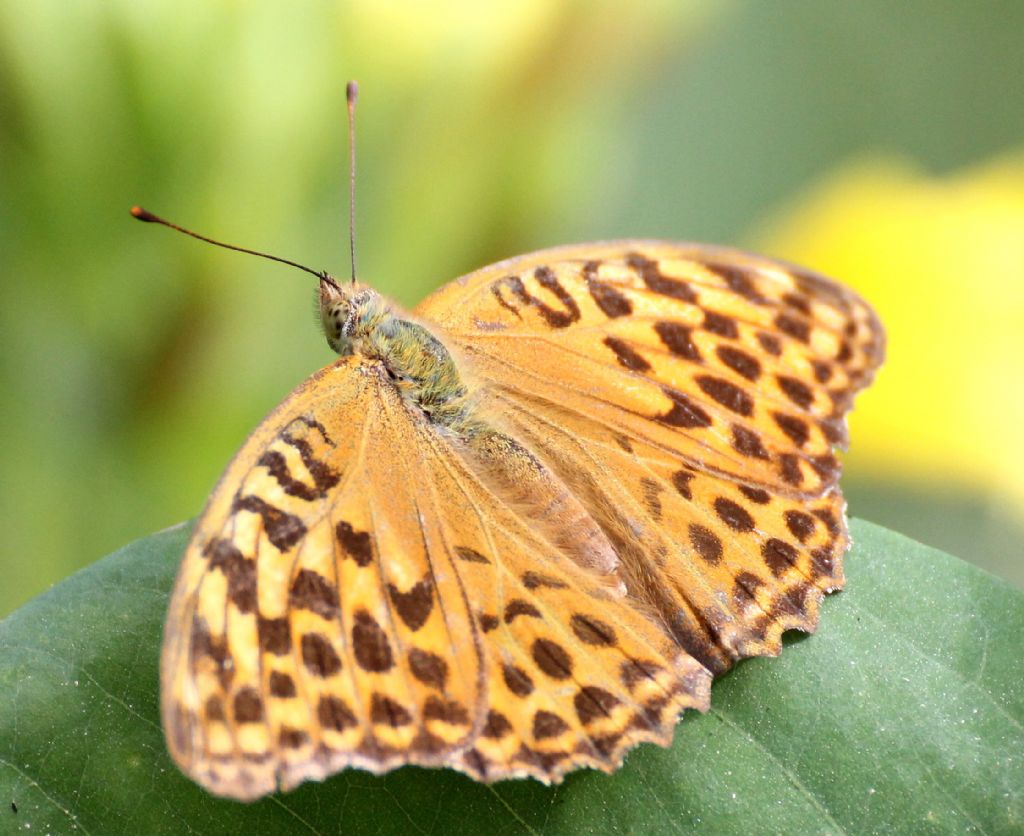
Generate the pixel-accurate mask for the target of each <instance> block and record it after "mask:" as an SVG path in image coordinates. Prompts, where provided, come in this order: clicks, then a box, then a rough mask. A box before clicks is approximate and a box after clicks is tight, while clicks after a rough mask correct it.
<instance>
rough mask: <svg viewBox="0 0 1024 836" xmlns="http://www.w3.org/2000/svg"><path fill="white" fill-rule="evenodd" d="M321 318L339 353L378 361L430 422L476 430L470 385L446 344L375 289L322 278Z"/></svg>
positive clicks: (325, 331)
mask: <svg viewBox="0 0 1024 836" xmlns="http://www.w3.org/2000/svg"><path fill="white" fill-rule="evenodd" d="M320 318H321V322H322V325H323V328H324V333H325V334H326V336H327V342H328V344H329V345H330V346H331V348H332V349H333V350H334V351H336V352H337V353H338V354H340V355H342V356H348V355H352V354H356V355H360V356H363V357H366V358H367V359H370V360H377V361H379V362H380V363H382V364H383V366H384V368H385V370H386V371H387V374H388V376H389V377H390V378H391V380H392V381H393V382H394V384H395V386H396V387H397V388H398V390H399V392H400V393H401V394H402V396H403V397H404V398H405V399H406V400H407V401H409V402H410V403H411V404H413V405H414V406H416V407H417V408H419V409H421V410H422V411H423V412H425V413H426V414H427V416H428V417H429V418H430V419H431V420H432V421H434V422H435V423H437V424H440V425H442V426H444V427H446V428H448V429H450V430H453V431H455V432H456V433H458V434H465V433H472V432H473V431H474V423H473V420H472V417H471V409H470V405H469V402H468V398H467V395H468V389H467V387H466V384H465V383H464V382H463V380H462V377H461V375H460V374H459V370H458V367H457V366H456V365H455V361H454V360H453V359H452V356H451V354H450V353H449V352H448V349H447V348H445V346H444V344H443V343H442V342H441V341H440V340H439V339H437V337H435V336H434V335H433V334H431V333H430V331H428V330H427V329H426V328H425V327H423V326H422V325H420V324H419V323H417V322H412V321H410V320H408V319H405V318H403V317H402V316H401V315H399V314H398V313H396V311H395V309H394V308H393V307H392V306H391V304H390V303H389V302H388V301H387V300H386V299H384V297H382V296H381V295H380V294H379V293H377V292H376V291H375V290H372V289H371V288H367V287H362V286H360V285H352V286H342V287H338V286H337V285H329V284H327V283H321V290H320Z"/></svg>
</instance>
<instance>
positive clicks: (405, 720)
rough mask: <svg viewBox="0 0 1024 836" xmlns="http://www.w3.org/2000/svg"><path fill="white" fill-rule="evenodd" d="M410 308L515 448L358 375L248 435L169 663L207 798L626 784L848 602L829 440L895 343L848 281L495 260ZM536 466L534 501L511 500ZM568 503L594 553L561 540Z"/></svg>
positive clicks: (314, 383) (210, 524)
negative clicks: (367, 774) (402, 781)
mask: <svg viewBox="0 0 1024 836" xmlns="http://www.w3.org/2000/svg"><path fill="white" fill-rule="evenodd" d="M417 314H419V315H421V316H422V317H423V319H424V321H425V324H426V325H427V327H428V328H430V329H432V330H433V332H434V335H435V336H436V337H437V338H438V339H439V340H440V341H441V342H442V343H444V344H445V345H446V346H447V347H448V349H449V350H451V351H452V352H453V354H454V355H455V357H456V359H457V361H458V363H459V367H460V371H461V373H462V374H464V375H465V380H466V383H467V386H468V391H469V393H470V395H469V403H471V404H472V409H473V411H474V412H473V414H474V416H476V417H475V418H474V420H473V421H472V422H470V421H467V422H465V423H464V425H463V426H464V427H466V428H467V429H466V430H465V432H466V433H477V432H479V431H480V430H479V427H481V426H486V427H489V428H491V429H490V430H489V432H491V433H492V435H491V436H489V437H490V438H493V439H497V443H495V444H492V445H490V446H488V445H485V444H482V443H476V442H474V441H473V439H472V438H471V437H469V436H467V437H460V436H459V435H458V433H457V432H454V431H451V430H448V429H443V428H441V427H440V426H439V425H438V424H437V423H435V421H434V420H432V419H431V417H430V415H429V414H427V413H426V412H424V411H422V410H419V409H417V408H416V407H415V406H414V405H413V404H411V403H410V401H409V400H408V399H407V398H406V397H404V396H403V394H402V389H401V387H399V386H398V385H396V383H395V382H394V375H392V374H390V373H389V370H388V369H387V368H385V365H384V364H383V363H382V362H381V361H380V360H374V359H368V358H367V357H364V356H362V355H354V356H349V357H345V358H343V359H341V360H339V361H338V362H336V363H335V364H333V365H331V366H329V367H327V368H325V369H323V370H322V371H320V372H319V373H317V374H316V375H314V376H313V377H312V378H310V379H309V380H308V381H306V383H304V384H303V385H302V386H301V387H299V389H297V390H296V391H295V392H294V393H293V394H292V395H291V396H290V397H289V398H288V399H287V400H286V401H285V402H284V403H283V404H282V405H281V406H280V407H278V409H277V410H275V412H273V413H272V414H271V415H270V416H269V417H268V418H267V419H266V420H265V421H264V422H263V423H262V424H261V425H260V426H259V427H258V428H257V429H256V431H255V432H254V433H253V435H252V436H251V437H250V439H249V440H248V441H247V442H246V444H245V446H244V447H243V448H242V450H241V451H240V453H239V454H238V456H237V457H236V458H235V459H234V461H233V462H232V463H231V465H230V466H229V468H228V470H227V471H226V473H225V475H224V476H223V477H222V480H221V482H220V484H219V485H218V487H217V489H216V490H215V491H214V493H213V495H212V497H211V499H210V501H209V504H208V505H207V508H206V510H205V512H204V514H203V516H202V518H201V519H200V521H199V523H198V524H197V527H196V530H195V533H194V535H193V538H192V541H191V542H190V544H189V547H188V549H187V552H186V555H185V559H184V561H183V563H182V567H181V570H180V572H179V576H178V580H177V583H176V586H175V591H174V595H173V597H172V601H171V608H170V612H169V615H168V620H167V629H166V632H165V638H164V649H163V656H162V662H161V679H162V696H161V701H162V712H163V722H164V726H165V729H166V732H167V738H168V744H169V747H170V750H171V753H172V755H173V756H174V758H175V760H176V761H177V763H178V764H179V765H180V766H181V767H182V769H183V770H184V771H185V772H186V773H188V774H189V775H191V776H192V777H193V778H195V779H196V780H197V781H199V782H200V783H201V784H203V785H204V786H205V787H207V788H208V789H210V790H211V791H212V792H214V793H217V794H220V795H227V796H231V797H235V798H240V799H245V800H248V799H254V798H257V797H259V796H261V795H264V794H266V793H269V792H273V791H275V790H277V789H288V788H291V787H293V786H295V785H297V784H298V783H300V782H302V781H305V780H308V779H322V778H324V777H326V776H328V775H330V774H332V773H333V772H336V771H338V770H340V769H342V768H345V767H349V766H355V767H359V768H362V769H366V770H369V771H371V772H375V773H382V772H386V771H388V770H390V769H393V768H395V767H398V766H401V765H403V764H410V763H412V764H420V765H425V766H449V767H453V768H455V769H459V770H461V771H463V772H466V773H468V774H469V775H471V776H473V777H475V778H477V779H479V780H485V781H492V780H498V779H502V778H509V777H519V776H531V777H534V778H538V779H540V780H542V781H557V780H560V779H561V777H562V776H563V775H564V774H566V773H567V772H569V771H571V770H572V769H575V768H578V767H581V766H589V767H594V768H599V769H603V770H605V771H611V770H613V769H615V768H616V767H617V766H618V765H619V764H620V763H621V761H622V759H623V757H624V755H625V753H626V752H627V751H628V750H629V749H630V748H631V747H632V746H634V745H636V744H637V743H639V742H643V741H652V742H656V743H659V744H662V745H668V743H669V742H670V741H671V737H672V729H673V727H674V724H675V722H676V720H677V718H678V716H679V714H680V712H681V711H682V709H684V708H698V709H700V710H704V709H706V707H707V705H708V700H709V689H710V682H711V678H712V676H713V675H714V674H718V673H720V672H722V671H724V670H726V669H728V668H729V666H731V665H732V664H733V662H735V661H736V660H737V659H740V658H743V657H746V656H751V655H759V654H775V653H778V652H779V650H780V646H781V634H782V632H783V631H784V630H787V629H791V628H799V629H803V630H808V631H811V630H813V629H814V628H815V626H816V623H817V618H818V609H819V605H820V601H821V599H822V596H823V594H824V593H825V592H828V591H831V590H834V589H838V588H841V587H842V585H843V572H842V556H843V553H844V552H845V550H846V548H847V545H848V536H847V533H846V522H845V517H844V504H843V500H842V496H841V494H840V493H839V490H838V486H837V480H838V475H839V465H838V462H837V460H836V459H835V456H834V453H833V449H834V447H835V446H837V445H842V444H844V443H845V440H846V430H845V413H846V412H847V411H848V409H849V407H850V405H851V402H852V397H853V395H854V393H855V392H856V391H857V390H858V389H859V388H862V387H863V386H865V385H866V384H867V382H868V381H869V380H870V378H871V376H872V374H873V371H874V369H875V368H876V367H877V365H878V363H879V362H880V361H881V356H882V351H883V340H884V338H883V334H882V331H881V327H880V326H879V324H878V321H877V319H876V318H875V317H874V314H873V313H872V312H871V310H870V308H869V307H868V306H867V305H866V304H864V303H863V302H862V301H861V300H860V299H858V298H857V297H856V296H855V295H853V294H852V293H851V292H849V291H848V290H846V289H844V288H841V287H840V286H838V285H836V284H834V283H832V282H830V281H828V280H826V279H823V278H820V277H818V276H815V275H812V274H809V273H807V272H804V271H800V270H797V269H796V268H792V267H789V266H786V265H782V264H780V263H778V262H773V261H769V260H766V259H761V258H758V257H755V256H749V255H745V254H742V253H736V252H733V251H726V250H713V249H710V248H701V247H693V246H686V245H670V244H660V243H656V242H639V241H631V242H623V243H621V244H616V243H612V244H598V245H591V246H585V247H579V248H563V249H559V250H552V251H547V252H541V253H536V254H533V255H531V256H526V257H523V258H521V259H514V260H511V261H509V262H503V263H502V264H499V265H495V266H493V267H491V268H487V269H485V270H482V271H479V272H478V273H474V274H471V275H470V276H467V277H465V278H464V279H460V280H458V281H457V282H453V283H452V284H450V285H448V286H446V287H445V288H443V289H442V290H440V291H439V292H438V293H436V294H434V295H433V296H431V297H430V298H429V299H427V300H426V301H425V302H424V303H423V304H422V305H421V306H420V307H419V308H418V309H417ZM503 440H504V441H503ZM488 456H490V457H491V459H490V460H487V458H486V457H488ZM517 456H518V457H519V459H518V460H517V463H518V466H519V469H518V470H517V469H516V467H513V466H508V467H506V465H507V464H508V462H507V461H505V459H503V457H512V459H515V458H516V457H517ZM524 467H525V468H526V469H525V470H524V469H523V468H524ZM502 468H505V469H504V470H503V469H502ZM530 468H532V470H531V469H530ZM526 472H529V473H530V478H532V479H534V480H538V481H537V482H536V484H537V485H541V484H543V485H544V486H546V488H545V491H546V492H544V493H543V494H542V496H543V497H544V499H543V501H542V502H536V503H532V504H531V503H529V502H524V501H522V497H521V496H518V495H516V494H515V492H514V491H512V490H511V489H510V488H509V486H510V485H512V487H515V484H514V483H515V480H516V476H515V474H517V473H518V474H522V473H526ZM495 473H499V475H500V474H504V476H502V477H501V478H495ZM523 484H532V483H522V482H520V483H519V490H520V493H521V492H522V485H523ZM567 496H568V497H570V498H571V499H572V502H571V503H568V501H567V500H566V499H565V497H567ZM553 503H554V504H557V503H561V504H560V505H558V507H563V506H564V507H571V509H572V514H573V515H575V516H571V515H570V516H569V517H566V518H565V519H572V520H576V521H577V522H576V523H573V524H574V525H576V524H577V523H578V524H579V525H580V531H581V532H585V533H579V532H576V533H574V532H572V531H568V532H558V531H554V530H553V529H554V526H553V525H552V524H551V520H557V519H560V518H559V517H558V515H557V514H556V513H555V511H552V510H551V508H552V507H555V506H554V505H553ZM545 505H546V506H547V507H541V506H545ZM545 514H547V516H545ZM581 515H582V516H581ZM588 544H594V545H593V547H594V548H595V549H602V550H603V551H602V552H601V556H600V558H599V559H598V558H597V557H594V558H593V559H591V556H589V555H588V554H586V553H583V552H586V551H587V549H588V548H590V546H589V545H588ZM598 564H600V565H601V566H602V567H603V569H602V572H604V574H603V575H602V574H599V573H598V572H596V571H595V570H594V569H593V567H594V566H596V565H598ZM609 573H610V574H611V576H613V579H617V581H621V583H610V582H609V577H608V575H609ZM623 590H625V591H624V592H623Z"/></svg>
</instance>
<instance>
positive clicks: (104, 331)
mask: <svg viewBox="0 0 1024 836" xmlns="http://www.w3.org/2000/svg"><path fill="white" fill-rule="evenodd" d="M1022 32H1024V4H1021V3H1019V2H1005V3H997V2H986V3H960V2H951V1H950V2H935V0H917V2H904V3H900V4H892V3H888V2H882V0H870V1H869V2H858V3H849V2H823V0H813V2H811V0H802V1H801V2H794V0H782V1H780V2H774V3H761V2H669V0H666V2H633V3H630V4H619V3H616V4H609V3H601V2H581V3H555V2H549V1H548V0H532V2H531V1H530V0H523V1H522V2H491V3H477V2H447V3H415V4H414V3H400V2H366V3H327V2H310V3H304V4H282V3H274V2H241V0H239V1H238V2H225V3H205V4H200V3H193V4H187V5H182V4H181V3H177V2H170V0H146V1H145V2H140V0H131V1H130V2H129V0H103V2H100V0H95V2H86V0H77V1H75V0H72V2H68V0H7V2H4V3H3V4H0V270H2V276H3V294H2V297H0V311H2V314H0V387H2V389H0V391H2V401H0V445H2V447H0V452H2V469H3V479H2V485H0V525H2V526H3V535H4V536H3V537H2V539H0V550H2V551H0V578H2V582H0V615H3V614H5V613H6V612H9V611H10V610H11V609H12V608H14V607H16V606H18V605H19V604H21V603H22V602H24V601H26V600H27V599H28V598H30V597H32V596H33V595H35V594H36V593H38V592H39V591H41V590H43V589H45V588H46V587H47V586H49V585H50V584H52V583H54V582H55V581H57V580H59V579H60V578H62V577H64V576H66V575H67V574H69V573H70V572H72V571H73V570H75V569H77V568H79V567H82V566H85V565H86V564H88V563H90V562H91V561H93V560H96V559H97V558H99V557H101V556H102V555H104V554H106V553H108V552H109V551H111V550H113V549H115V548H116V547H118V546H121V545H123V544H124V543H126V542H127V541H129V540H131V539H133V538H136V537H139V536H141V535H144V534H147V533H149V532H152V531H154V530H156V529H160V528H163V527H165V526H168V525H171V524H172V523H175V522H178V521H180V520H182V519H186V518H189V517H192V516H194V515H195V514H196V513H198V511H199V510H200V508H201V507H202V505H203V502H204V500H205V497H206V495H207V493H208V491H209V489H210V488H211V486H212V485H213V483H214V482H215V480H216V479H217V476H218V474H219V473H220V471H221V469H222V468H223V467H224V466H225V465H226V463H227V462H228V460H229V459H230V457H231V455H232V454H233V453H234V451H235V450H236V449H237V447H238V446H239V445H240V443H241V442H242V440H243V439H244V437H245V436H246V434H247V433H248V431H249V430H251V429H252V428H253V427H254V426H255V424H256V423H257V422H258V421H259V420H260V418H261V417H262V416H263V415H264V414H265V413H266V412H268V411H269V410H270V409H271V408H272V407H273V406H274V405H275V404H276V403H277V402H278V401H279V400H281V398H282V397H283V396H284V395H285V394H286V393H287V392H289V391H290V390H291V389H292V388H293V387H294V386H295V385H297V384H298V383H299V381H301V380H302V379H303V378H304V377H305V376H306V375H308V374H309V373H310V372H312V371H313V370H315V369H316V368H318V367H319V366H321V365H323V364H324V363H325V362H326V361H328V360H330V357H331V355H330V352H329V349H328V348H327V346H326V344H325V342H324V340H323V339H322V337H321V336H320V334H319V333H318V331H317V327H316V324H315V319H314V316H313V313H312V299H313V295H314V294H313V288H312V286H311V283H310V281H309V280H308V277H306V276H304V275H303V274H301V273H298V272H297V271H291V270H288V269H287V268H283V267H279V266H276V265H272V264H269V263H264V262H260V261H258V260H255V259H251V258H246V257H243V256H237V255H233V254H230V253H226V252H224V251H222V250H218V249H215V248H212V247H205V246H202V245H199V244H197V243H195V242H192V241H188V240H186V239H184V238H182V237H180V236H175V235H172V234H171V233H170V232H167V231H166V230H160V229H156V228H154V227H143V226H141V225H139V224H137V223H135V222H133V221H132V220H131V219H130V218H129V216H128V213H127V210H128V208H129V206H131V205H132V204H134V203H140V204H142V205H144V206H146V207H147V208H149V209H151V210H153V211H156V212H159V213H161V214H164V215H166V216H168V217H170V218H171V219H173V220H176V221H178V222H179V223H182V224H185V225H189V226H192V227H194V228H197V229H198V230H200V231H203V232H205V233H206V234H208V235H212V236H215V237H221V238H223V239H226V240H229V241H231V242H235V243H239V244H242V245H247V246H254V247H258V248H262V249H265V250H268V251H270V252H273V253H276V254H280V255H282V256H285V257H288V258H293V259H297V260H299V261H302V262H303V263H306V264H309V265H310V266H312V267H314V268H321V267H326V268H328V269H330V270H332V271H334V272H336V273H340V274H344V273H345V271H346V269H347V267H346V264H347V261H346V259H347V255H346V232H345V223H346V220H345V219H346V192H345V188H346V186H345V183H346V180H345V159H346V157H345V148H346V145H345V108H344V83H345V81H346V80H347V79H348V78H350V77H354V78H357V79H358V80H359V82H360V84H361V88H362V97H361V101H360V113H359V157H360V171H359V191H360V193H359V224H358V231H359V260H360V273H361V275H362V278H363V279H364V280H368V281H370V282H372V283H373V284H374V285H375V286H376V287H377V288H379V289H380V290H382V291H383V292H385V293H388V294H390V295H393V296H394V297H397V299H399V300H400V301H401V302H403V303H405V304H413V303H415V302H416V301H417V300H418V299H420V298H421V297H422V296H423V295H424V294H425V293H427V292H428V291H430V290H431V289H433V288H435V287H437V286H438V285H439V284H441V283H442V282H444V281H447V280H449V279H451V278H453V277H455V276H457V275H459V274H462V273H465V272H467V271H469V270H471V269H474V268H476V267H479V266H481V265H483V264H485V263H487V262H490V261H494V260H497V259H499V258H504V257H507V256H511V255H515V254H518V253H520V252H525V251H529V250H534V249H537V248H540V247H544V246H549V245H554V244H560V243H570V242H579V241H586V240H594V239H600V238H608V237H627V236H644V237H665V238H674V239H690V240H704V241H711V242H719V243H728V244H736V245H741V246H745V247H749V248H755V249H759V250H763V251H766V252H769V253H771V254H773V255H777V256H782V257H786V258H790V259H793V260H796V261H799V262H803V263H806V264H807V265H808V266H811V267H814V268H817V269H819V270H822V271H824V272H826V273H830V274H832V275H835V276H837V277H839V278H841V279H843V280H844V281H846V282H848V283H849V284H851V285H853V286H855V287H856V288H858V289H859V290H860V291H861V292H862V293H864V294H865V295H866V296H867V297H868V298H869V299H871V300H872V301H873V302H874V303H875V304H876V305H877V307H878V309H879V311H880V313H881V315H882V318H883V320H884V321H885V322H886V324H887V325H888V327H889V335H890V354H889V357H890V359H889V362H888V364H887V366H886V367H885V368H884V369H883V372H882V374H881V376H880V378H879V380H878V382H877V384H876V386H875V387H874V388H873V389H872V390H870V391H869V392H868V393H866V394H865V395H863V396H862V397H861V399H860V400H859V401H858V404H857V409H856V411H855V412H854V414H853V416H852V420H851V430H852V435H853V449H852V451H851V452H850V454H849V455H848V456H847V457H846V461H847V465H848V471H847V472H848V475H847V476H846V478H845V483H844V484H845V486H846V492H847V495H848V498H849V502H850V510H851V512H852V513H853V514H856V515H858V516H862V517H865V518H868V519H871V520H873V521H875V522H878V523H881V524H883V525H887V526H889V527H891V528H893V529H896V530H898V531H900V532H903V533H905V534H908V535H910V536H912V537H916V538H918V539H920V540H923V541H925V542H928V543H930V544H934V545H937V546H939V547H942V548H945V549H947V550H949V551H951V552H953V553H955V554H958V555H960V556H962V557H965V558H967V559H970V560H973V561H975V562H977V563H979V564H981V565H982V566H984V567H986V568H988V569H989V570H991V571H993V572H996V573H998V574H1001V575H1002V576H1004V577H1008V578H1010V579H1011V580H1013V581H1014V582H1015V583H1017V584H1024V547H1022V545H1021V543H1022V534H1024V512H1022V510H1021V509H1022V508H1024V475H1022V472H1021V468H1022V466H1024V433H1022V432H1021V429H1022V427H1024V389H1022V383H1024V85H1022V84H1021V79H1022V78H1024V49H1021V43H1022V42H1021V33H1022Z"/></svg>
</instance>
